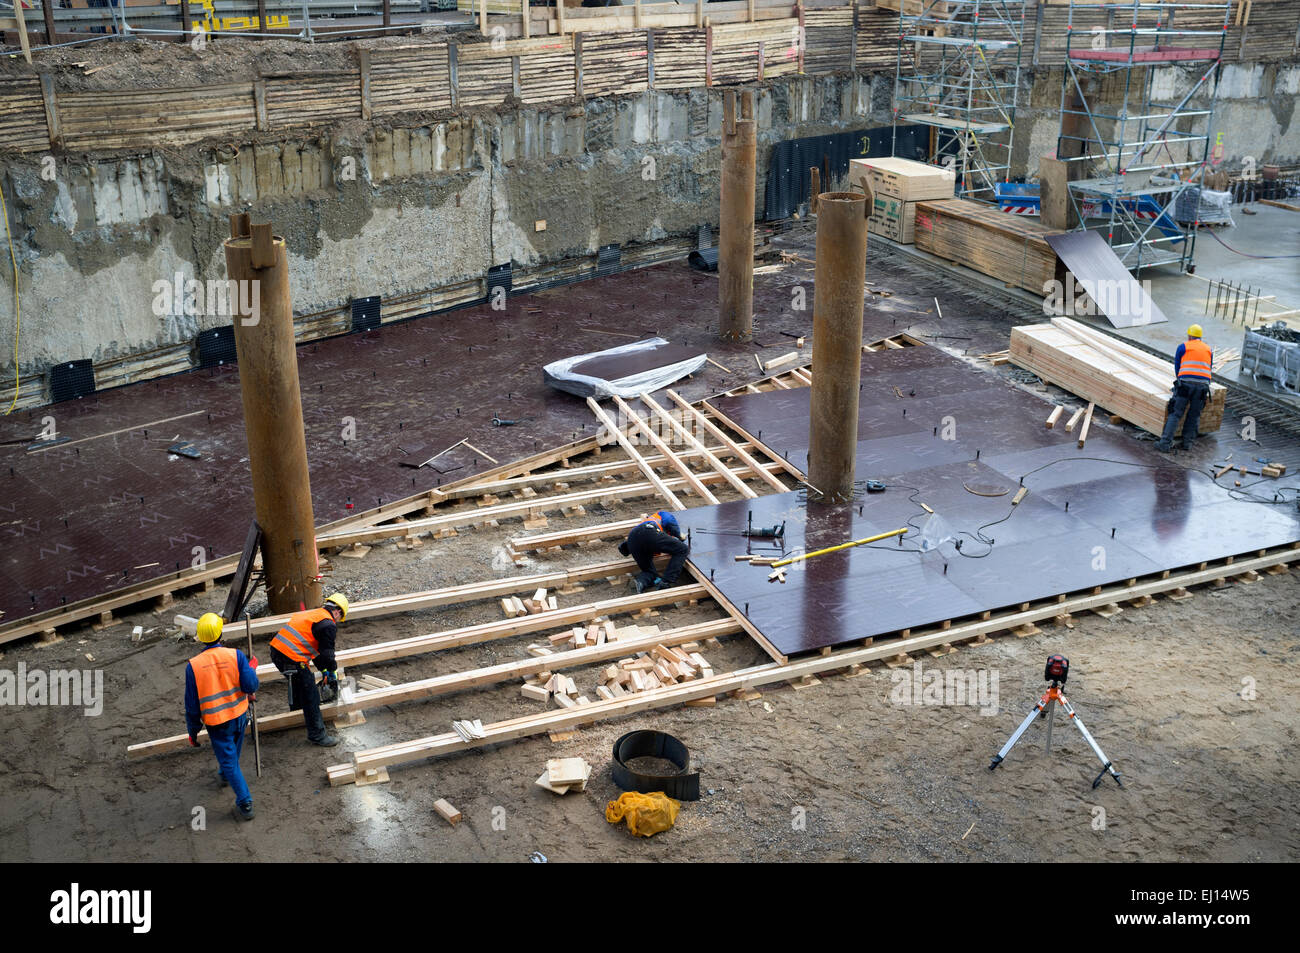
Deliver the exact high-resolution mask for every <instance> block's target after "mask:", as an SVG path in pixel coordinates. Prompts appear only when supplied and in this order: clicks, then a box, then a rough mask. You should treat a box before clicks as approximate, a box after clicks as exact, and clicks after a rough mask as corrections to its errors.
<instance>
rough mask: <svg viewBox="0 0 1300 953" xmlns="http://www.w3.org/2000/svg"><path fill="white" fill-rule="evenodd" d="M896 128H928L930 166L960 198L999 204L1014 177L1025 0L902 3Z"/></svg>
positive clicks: (896, 71)
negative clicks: (949, 178)
mask: <svg viewBox="0 0 1300 953" xmlns="http://www.w3.org/2000/svg"><path fill="white" fill-rule="evenodd" d="M899 8H900V9H899V15H898V17H899V30H898V55H897V59H896V63H895V69H894V103H893V125H894V130H895V137H896V136H897V130H898V126H899V124H900V123H902V124H906V125H916V124H920V125H926V126H929V127H930V129H931V134H930V154H929V161H930V163H931V164H933V165H943V166H946V167H949V168H952V169H953V171H954V172H955V173H956V194H957V195H958V196H959V197H961V198H971V199H978V200H983V201H989V202H996V201H997V186H998V184H999V183H1002V182H1006V181H1007V180H1008V179H1009V177H1010V174H1011V149H1012V141H1013V136H1014V132H1015V123H1016V103H1017V100H1018V98H1019V93H1020V60H1021V51H1022V47H1023V45H1024V37H1025V0H899Z"/></svg>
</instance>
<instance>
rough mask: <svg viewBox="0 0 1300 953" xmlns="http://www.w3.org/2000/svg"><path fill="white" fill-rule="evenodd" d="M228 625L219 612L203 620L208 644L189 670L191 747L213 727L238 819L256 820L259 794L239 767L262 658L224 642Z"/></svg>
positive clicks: (187, 717) (203, 637) (201, 631)
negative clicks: (255, 799)
mask: <svg viewBox="0 0 1300 953" xmlns="http://www.w3.org/2000/svg"><path fill="white" fill-rule="evenodd" d="M223 625H224V623H223V622H222V620H221V616H219V615H217V614H216V613H215V612H207V613H204V615H203V616H202V617H201V618H200V619H199V624H198V634H197V636H196V637H197V638H198V640H199V641H200V642H202V643H203V644H204V646H205V648H204V649H203V651H202V652H200V653H199V654H198V655H196V656H194V658H192V659H190V661H189V663H188V664H187V665H186V666H185V723H186V727H187V728H188V729H189V733H190V744H191V745H193V746H194V747H195V748H198V747H200V745H199V732H201V731H203V729H204V728H206V729H207V732H208V739H209V740H210V741H211V742H212V751H213V753H214V754H215V755H216V756H217V764H218V766H219V767H220V769H221V777H222V780H223V781H224V782H225V783H226V784H229V785H230V787H231V790H233V791H234V792H235V810H234V815H235V818H236V820H240V821H251V820H252V819H253V795H252V794H251V793H250V792H249V790H248V782H246V781H245V780H244V772H243V771H241V770H240V768H239V756H240V753H241V752H242V751H243V750H244V731H245V729H247V728H248V699H249V698H250V697H252V695H253V693H254V692H256V691H257V671H256V669H257V659H256V658H253V659H248V658H245V657H244V653H243V652H241V651H239V649H232V648H227V647H226V646H224V645H222V644H221V630H222V627H223Z"/></svg>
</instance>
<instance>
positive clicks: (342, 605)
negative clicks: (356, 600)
mask: <svg viewBox="0 0 1300 953" xmlns="http://www.w3.org/2000/svg"><path fill="white" fill-rule="evenodd" d="M325 601H326V602H332V603H334V604H335V605H336V606H338V607H339V611H340V612H342V613H343V615H342V617H341V618H340V619H339V621H340V622H342V621H344V620H346V619H347V617H348V597H347V596H345V595H343V593H341V592H336V593H334V595H332V596H330V597H329V598H327V599H326V600H325Z"/></svg>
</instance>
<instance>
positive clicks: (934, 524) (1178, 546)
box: [678, 347, 1300, 655]
mask: <svg viewBox="0 0 1300 953" xmlns="http://www.w3.org/2000/svg"><path fill="white" fill-rule="evenodd" d="M814 373H815V371H814ZM862 380H863V390H862V393H863V398H862V406H861V413H860V416H859V427H858V453H857V477H858V479H859V480H864V479H875V480H881V481H883V482H885V483H887V484H888V489H886V490H885V491H884V492H883V493H871V494H863V495H862V496H861V499H860V501H859V502H857V503H854V504H853V505H841V506H825V505H820V504H816V503H808V502H807V501H806V498H805V494H804V493H802V492H791V493H785V494H779V495H776V496H769V497H761V498H759V499H757V500H745V501H737V502H732V503H724V504H722V505H720V506H714V507H703V508H700V509H692V510H688V511H686V512H685V513H682V514H679V517H678V518H679V520H680V521H681V524H682V526H683V528H684V529H689V530H690V531H691V561H692V562H693V563H694V565H695V566H696V568H697V569H699V570H701V571H702V572H703V573H704V574H705V575H708V576H711V577H712V578H713V581H714V583H715V584H717V585H718V587H719V588H720V589H721V591H722V593H723V595H725V596H726V597H727V599H728V600H730V601H731V602H732V604H733V605H735V606H736V607H737V608H738V609H739V610H740V611H741V612H744V613H746V614H747V615H748V617H749V620H750V621H751V622H753V623H754V624H755V625H756V626H757V627H758V629H759V630H760V631H761V632H762V633H763V636H764V637H765V638H766V639H767V640H768V641H769V642H771V643H772V645H774V646H775V647H776V648H777V649H778V650H779V651H780V652H781V653H783V654H785V655H795V654H798V653H801V652H808V651H812V650H815V649H820V648H823V647H826V646H833V645H841V644H844V643H849V642H853V641H856V640H860V639H865V638H869V637H874V636H879V635H886V634H890V633H894V632H897V631H899V630H901V629H907V628H918V627H921V626H925V625H930V624H934V623H938V622H943V621H945V620H949V619H958V618H961V617H963V616H969V615H972V614H974V613H978V612H983V611H986V610H998V609H1003V608H1008V607H1014V606H1017V605H1019V604H1020V603H1022V602H1032V601H1035V600H1039V599H1045V598H1051V597H1053V596H1056V595H1060V594H1062V593H1070V592H1081V591H1087V590H1090V589H1092V587H1094V586H1101V585H1109V584H1112V583H1117V582H1123V581H1124V580H1127V579H1131V578H1135V577H1140V576H1146V575H1150V574H1153V573H1159V572H1161V571H1163V570H1166V569H1178V568H1181V567H1184V566H1190V565H1195V564H1197V563H1200V562H1203V561H1209V560H1214V559H1220V558H1223V557H1226V556H1232V555H1238V554H1241V553H1248V552H1251V551H1253V550H1257V549H1264V548H1268V547H1273V546H1279V545H1284V544H1287V543H1291V542H1294V541H1296V540H1300V514H1297V510H1296V506H1295V504H1294V503H1290V504H1287V505H1266V504H1263V503H1259V502H1248V501H1246V500H1243V499H1238V498H1234V495H1237V496H1239V494H1234V492H1233V488H1232V487H1231V480H1229V481H1228V482H1229V485H1228V486H1216V485H1215V483H1214V482H1213V480H1212V479H1211V478H1210V476H1209V475H1208V474H1207V473H1205V472H1202V471H1199V470H1196V469H1194V468H1188V467H1185V466H1183V465H1182V464H1181V463H1180V462H1179V459H1180V458H1171V457H1169V456H1166V455H1163V454H1160V453H1157V452H1156V451H1154V450H1153V449H1152V448H1151V445H1150V443H1149V442H1143V441H1138V440H1134V439H1132V438H1131V437H1128V436H1125V435H1124V433H1123V432H1122V431H1119V430H1116V429H1114V428H1103V427H1101V426H1098V427H1097V429H1096V430H1094V431H1093V432H1092V433H1091V434H1090V436H1089V437H1088V441H1087V443H1086V445H1085V448H1084V449H1080V448H1079V447H1078V446H1077V442H1076V437H1077V434H1067V433H1065V432H1064V431H1063V429H1054V430H1047V429H1046V427H1045V426H1044V421H1045V418H1046V416H1047V413H1048V411H1049V410H1050V408H1051V405H1050V404H1048V403H1046V402H1044V401H1042V400H1040V399H1038V398H1035V397H1034V396H1033V395H1031V394H1028V393H1025V392H1024V391H1022V390H1020V389H1019V388H1015V387H1013V386H1011V385H1009V384H1007V383H1004V382H1000V381H999V380H997V379H996V378H994V377H991V376H990V375H988V374H985V373H983V372H981V371H979V370H976V369H974V368H972V367H970V366H968V365H966V364H964V363H962V362H961V361H958V360H956V359H954V358H951V357H948V356H947V355H945V354H943V353H942V352H940V351H938V350H937V349H934V348H925V347H913V348H905V349H903V350H896V351H885V352H879V353H869V354H864V355H863V368H862ZM895 387H898V388H899V391H901V392H902V394H903V395H904V396H903V397H899V396H898V392H897V391H895V390H894V388H895ZM913 392H915V396H911V395H912V393H913ZM711 403H712V404H713V405H714V406H716V407H717V408H718V410H719V411H720V412H722V413H724V414H725V415H726V416H727V417H728V418H730V419H731V420H733V421H734V422H736V424H737V425H738V426H741V427H743V428H744V429H745V430H746V431H748V432H749V433H751V434H754V435H757V434H758V433H759V432H760V431H761V432H762V440H763V442H764V443H765V444H767V445H768V446H769V447H771V448H772V449H773V450H774V451H775V452H777V453H781V454H787V453H788V454H789V458H790V459H791V461H792V462H795V463H796V465H798V466H800V467H802V466H803V465H804V461H805V460H806V459H807V446H808V392H807V389H806V388H805V389H801V390H787V391H769V392H764V393H761V394H749V395H745V396H740V397H730V398H720V399H717V400H714V401H711ZM904 408H906V409H907V413H906V415H904V414H903V409H904ZM945 418H949V419H948V420H945ZM945 427H948V428H949V429H948V436H949V437H950V438H951V439H945V436H944V432H945ZM936 428H938V431H939V432H938V433H936V432H935V430H936ZM1225 439H1227V438H1225ZM1238 449H1240V448H1238ZM1287 449H1288V450H1289V451H1290V452H1291V453H1292V454H1293V455H1300V453H1298V452H1297V451H1300V448H1297V447H1294V446H1292V447H1288V448H1287ZM1241 452H1243V453H1244V452H1245V451H1241ZM1255 452H1258V450H1256V451H1255ZM1022 478H1023V485H1024V486H1025V487H1027V488H1028V493H1027V494H1026V496H1025V497H1024V499H1023V500H1022V501H1021V502H1020V503H1019V504H1017V505H1014V506H1013V505H1012V502H1011V501H1012V499H1013V497H1014V495H1015V493H1016V492H1017V491H1018V490H1019V489H1020V488H1021V486H1022V483H1021V480H1022ZM1269 482H1270V484H1272V483H1273V481H1269ZM1295 482H1296V481H1295V479H1294V478H1293V479H1291V480H1289V481H1282V482H1280V483H1277V484H1276V486H1277V487H1279V488H1280V487H1282V486H1294V484H1295ZM967 487H975V488H978V489H981V490H983V491H984V492H994V491H996V490H997V489H1003V490H1005V491H1006V492H1005V493H1003V494H1002V495H1000V496H982V495H976V494H974V493H972V492H970V491H969V490H968V489H967ZM1272 488H1273V487H1270V489H1272ZM1289 495H1291V496H1294V495H1295V491H1294V489H1292V490H1290V491H1289ZM922 503H924V504H925V505H926V506H928V507H930V509H932V510H933V511H934V515H933V517H931V515H930V514H929V513H927V512H926V510H925V509H923V508H922V506H921V504H922ZM751 515H752V518H753V524H754V525H755V526H770V525H773V524H777V523H782V522H784V523H785V526H786V534H785V539H784V541H783V543H782V544H780V545H778V544H773V543H771V542H768V541H753V542H751V541H750V540H748V539H746V538H745V537H744V536H742V535H739V534H740V532H741V531H742V530H744V529H745V527H746V525H747V523H748V522H749V518H750V516H751ZM901 527H907V528H908V535H907V536H906V537H904V540H903V543H902V545H901V546H900V545H899V543H898V541H897V540H892V539H891V540H886V541H884V542H881V543H875V544H872V545H870V546H863V547H856V548H853V549H848V550H843V551H841V552H837V553H831V554H827V555H824V556H817V557H814V558H812V559H809V560H806V561H804V562H801V563H795V564H793V565H792V566H790V567H789V568H788V569H787V571H786V582H785V583H784V584H782V583H779V582H769V581H768V574H769V573H770V572H771V570H770V569H768V568H766V567H755V566H750V565H749V564H748V563H744V562H736V561H735V557H736V556H737V555H740V554H744V553H758V554H762V555H769V554H773V553H780V552H783V553H787V554H794V553H799V552H807V551H812V550H816V549H819V548H823V547H827V546H833V545H836V544H838V543H842V542H847V541H849V540H852V539H861V538H864V537H867V536H871V535H875V534H877V533H882V532H888V531H889V530H893V529H898V528H901ZM923 539H927V540H929V541H930V542H931V543H932V544H934V547H933V548H928V547H927V551H924V552H922V551H921V550H922V548H923V547H922V540H923ZM958 542H960V543H961V550H960V552H959V551H958V550H957V548H956V544H957V543H958Z"/></svg>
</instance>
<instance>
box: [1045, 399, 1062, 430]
mask: <svg viewBox="0 0 1300 953" xmlns="http://www.w3.org/2000/svg"><path fill="white" fill-rule="evenodd" d="M1063 413H1065V407H1063V406H1061V405H1060V404H1058V405H1057V406H1056V408H1055V409H1054V410H1053V411H1052V413H1051V414H1050V415H1049V416H1048V418H1047V429H1048V430H1051V429H1052V428H1053V427H1055V426H1056V422H1057V421H1058V420H1060V419H1061V414H1063Z"/></svg>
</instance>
